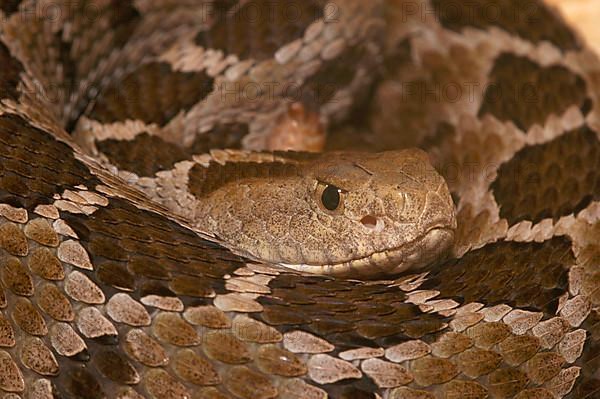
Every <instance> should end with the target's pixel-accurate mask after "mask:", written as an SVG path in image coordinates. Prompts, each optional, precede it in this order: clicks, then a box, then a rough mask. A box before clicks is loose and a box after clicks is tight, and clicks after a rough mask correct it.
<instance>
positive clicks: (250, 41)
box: [195, 0, 325, 61]
mask: <svg viewBox="0 0 600 399" xmlns="http://www.w3.org/2000/svg"><path fill="white" fill-rule="evenodd" d="M324 4H325V2H324V1H323V0H308V1H305V0H302V1H298V0H294V1H288V2H280V1H269V0H251V1H246V2H239V3H238V5H237V6H235V7H231V5H232V2H231V1H227V2H225V4H223V6H221V7H216V9H215V10H214V16H213V18H214V20H213V22H212V26H211V28H210V29H209V30H207V31H202V32H200V33H199V34H198V35H197V36H196V39H195V42H196V44H197V45H198V46H201V47H204V48H211V49H216V50H222V51H223V52H224V53H225V55H228V54H235V55H237V56H238V58H239V59H240V60H245V59H249V58H253V59H255V60H257V61H262V60H268V59H270V58H272V57H273V55H274V54H275V52H276V51H277V50H279V49H280V48H281V47H282V46H284V45H285V44H287V43H290V42H292V41H294V40H296V39H299V38H302V36H303V35H304V31H305V30H306V28H307V27H308V26H309V25H310V24H311V23H313V22H315V21H317V20H318V19H320V18H323V16H324V9H323V6H324Z"/></svg>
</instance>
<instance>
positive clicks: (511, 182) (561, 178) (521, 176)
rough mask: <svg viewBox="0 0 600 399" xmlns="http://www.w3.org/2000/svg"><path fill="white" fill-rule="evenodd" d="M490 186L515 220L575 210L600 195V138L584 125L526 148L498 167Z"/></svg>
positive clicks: (554, 216)
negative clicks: (546, 141)
mask: <svg viewBox="0 0 600 399" xmlns="http://www.w3.org/2000/svg"><path fill="white" fill-rule="evenodd" d="M491 189H492V192H493V194H494V197H495V198H496V201H497V202H498V205H500V216H501V217H503V218H506V219H507V220H508V222H509V223H510V224H511V225H513V224H515V223H518V222H520V221H522V220H529V221H531V222H533V223H537V222H540V221H541V220H542V219H545V218H551V219H553V220H554V221H555V222H556V221H557V220H558V219H559V218H560V217H562V216H568V215H570V214H571V213H575V214H577V213H579V212H580V211H581V210H583V209H585V208H586V207H587V206H588V205H589V204H590V203H591V202H592V201H596V200H598V198H600V142H599V141H598V138H597V136H596V134H595V133H594V132H593V131H592V130H590V129H589V128H588V127H587V126H586V127H583V128H580V129H577V130H574V131H571V132H568V133H565V134H564V135H562V136H560V137H558V138H556V139H554V140H552V141H550V142H548V143H545V144H540V145H534V146H529V147H525V148H524V149H523V150H521V151H519V152H518V153H517V154H516V155H515V156H514V157H513V158H511V159H510V160H509V161H508V162H506V163H504V164H502V165H501V166H500V169H499V170H498V177H497V178H496V180H495V181H494V182H493V183H492V185H491Z"/></svg>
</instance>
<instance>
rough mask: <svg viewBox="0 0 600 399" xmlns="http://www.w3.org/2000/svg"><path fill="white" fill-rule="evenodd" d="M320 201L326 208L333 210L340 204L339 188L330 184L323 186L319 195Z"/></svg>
mask: <svg viewBox="0 0 600 399" xmlns="http://www.w3.org/2000/svg"><path fill="white" fill-rule="evenodd" d="M321 202H323V206H324V207H325V208H326V209H328V210H330V211H335V210H336V209H337V208H338V207H339V206H340V189H339V188H337V187H336V186H333V185H331V184H330V185H328V186H327V187H325V190H323V194H322V195H321Z"/></svg>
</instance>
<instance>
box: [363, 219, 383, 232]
mask: <svg viewBox="0 0 600 399" xmlns="http://www.w3.org/2000/svg"><path fill="white" fill-rule="evenodd" d="M360 222H361V223H362V224H363V226H365V227H366V228H368V229H371V230H381V228H383V221H382V220H379V219H377V218H376V217H375V216H371V215H367V216H364V217H363V218H362V219H360Z"/></svg>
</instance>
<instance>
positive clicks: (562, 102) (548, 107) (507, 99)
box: [479, 53, 589, 131]
mask: <svg viewBox="0 0 600 399" xmlns="http://www.w3.org/2000/svg"><path fill="white" fill-rule="evenodd" d="M555 93H560V96H557V95H555ZM572 105H577V106H578V107H580V108H581V110H582V112H584V113H588V112H589V99H588V98H587V97H586V84H585V82H584V81H583V79H582V78H581V77H580V76H578V75H575V74H574V73H573V72H571V71H569V70H568V69H566V68H565V67H562V66H551V67H546V68H544V67H541V66H540V65H538V64H536V63H534V62H533V61H531V60H529V59H528V58H526V57H519V56H516V55H514V54H509V53H503V54H500V55H499V56H498V58H497V59H496V61H495V63H494V67H493V69H492V71H491V72H490V81H489V85H488V87H487V90H486V91H485V95H484V99H483V103H482V104H481V108H480V109H479V116H480V117H482V116H484V115H486V114H492V115H494V116H495V117H496V118H498V119H499V120H501V121H512V122H513V123H514V124H515V125H516V126H517V127H519V128H520V129H522V130H524V131H527V130H528V129H529V128H530V127H531V126H533V125H534V124H539V125H542V126H543V125H544V124H545V122H546V119H547V118H548V117H549V116H550V115H552V114H554V115H561V114H562V113H564V112H565V111H566V110H567V109H568V108H569V107H570V106H572Z"/></svg>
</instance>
